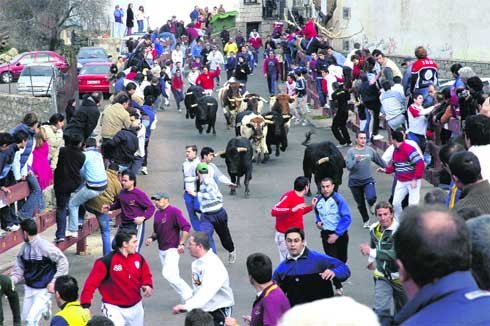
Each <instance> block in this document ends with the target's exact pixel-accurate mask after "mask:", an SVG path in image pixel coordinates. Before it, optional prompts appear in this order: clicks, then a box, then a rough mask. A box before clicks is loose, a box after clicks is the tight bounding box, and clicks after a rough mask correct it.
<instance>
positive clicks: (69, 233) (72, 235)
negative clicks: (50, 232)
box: [65, 231, 78, 238]
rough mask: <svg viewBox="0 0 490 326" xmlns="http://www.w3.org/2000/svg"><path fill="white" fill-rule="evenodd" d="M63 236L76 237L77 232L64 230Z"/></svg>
mask: <svg viewBox="0 0 490 326" xmlns="http://www.w3.org/2000/svg"><path fill="white" fill-rule="evenodd" d="M65 236H66V237H67V238H78V232H72V231H66V232H65Z"/></svg>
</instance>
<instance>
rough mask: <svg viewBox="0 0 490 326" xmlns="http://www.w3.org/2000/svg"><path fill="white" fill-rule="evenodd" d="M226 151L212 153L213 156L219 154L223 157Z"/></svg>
mask: <svg viewBox="0 0 490 326" xmlns="http://www.w3.org/2000/svg"><path fill="white" fill-rule="evenodd" d="M225 153H226V152H225V151H217V152H216V153H214V156H215V157H216V156H219V157H223V155H224V154H225Z"/></svg>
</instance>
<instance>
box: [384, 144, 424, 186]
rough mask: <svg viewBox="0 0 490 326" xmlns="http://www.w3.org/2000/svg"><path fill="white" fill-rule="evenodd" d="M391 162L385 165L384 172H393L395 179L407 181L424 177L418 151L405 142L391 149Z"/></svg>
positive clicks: (422, 161)
mask: <svg viewBox="0 0 490 326" xmlns="http://www.w3.org/2000/svg"><path fill="white" fill-rule="evenodd" d="M391 162H392V163H391V164H390V165H388V166H387V167H386V173H388V174H390V173H393V172H395V176H396V180H398V181H401V182H407V181H412V180H418V179H422V178H423V177H424V167H425V165H424V160H423V158H422V157H420V154H419V152H417V150H416V149H415V148H414V147H413V146H411V145H410V144H407V143H406V142H403V143H401V145H400V147H398V148H396V147H395V150H394V151H393V158H392V160H391Z"/></svg>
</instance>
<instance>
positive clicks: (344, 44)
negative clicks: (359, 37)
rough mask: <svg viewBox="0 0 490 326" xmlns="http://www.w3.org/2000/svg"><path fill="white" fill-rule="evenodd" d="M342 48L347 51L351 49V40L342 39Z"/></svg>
mask: <svg viewBox="0 0 490 326" xmlns="http://www.w3.org/2000/svg"><path fill="white" fill-rule="evenodd" d="M342 50H343V51H344V52H347V51H349V50H350V42H349V40H343V41H342Z"/></svg>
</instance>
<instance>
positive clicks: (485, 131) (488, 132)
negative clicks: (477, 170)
mask: <svg viewBox="0 0 490 326" xmlns="http://www.w3.org/2000/svg"><path fill="white" fill-rule="evenodd" d="M463 132H464V139H465V142H466V148H468V151H469V152H472V153H473V154H475V155H476V157H478V161H479V162H480V166H481V176H482V179H483V180H489V181H490V165H486V163H487V162H490V118H489V117H487V116H484V115H481V114H479V115H473V116H470V117H468V118H466V121H465V126H464V130H463Z"/></svg>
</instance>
